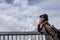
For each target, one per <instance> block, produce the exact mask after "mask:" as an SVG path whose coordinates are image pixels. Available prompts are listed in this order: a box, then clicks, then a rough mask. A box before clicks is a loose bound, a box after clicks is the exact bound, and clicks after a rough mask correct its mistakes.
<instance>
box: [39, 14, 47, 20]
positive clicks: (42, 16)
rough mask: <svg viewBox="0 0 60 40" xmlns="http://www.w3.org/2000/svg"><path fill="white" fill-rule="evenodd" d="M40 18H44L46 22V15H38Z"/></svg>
mask: <svg viewBox="0 0 60 40" xmlns="http://www.w3.org/2000/svg"><path fill="white" fill-rule="evenodd" d="M40 18H44V19H45V21H46V20H47V21H48V15H47V14H43V15H40Z"/></svg>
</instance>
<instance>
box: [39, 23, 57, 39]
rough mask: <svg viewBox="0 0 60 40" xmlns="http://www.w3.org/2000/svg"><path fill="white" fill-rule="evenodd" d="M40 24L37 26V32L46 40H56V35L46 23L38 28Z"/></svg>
mask: <svg viewBox="0 0 60 40" xmlns="http://www.w3.org/2000/svg"><path fill="white" fill-rule="evenodd" d="M40 27H41V26H40V24H39V25H38V32H41V31H42V32H43V33H44V34H45V37H46V40H58V37H57V34H56V33H55V32H54V30H53V29H52V28H51V26H50V24H49V23H48V22H45V23H44V24H43V25H42V28H40Z"/></svg>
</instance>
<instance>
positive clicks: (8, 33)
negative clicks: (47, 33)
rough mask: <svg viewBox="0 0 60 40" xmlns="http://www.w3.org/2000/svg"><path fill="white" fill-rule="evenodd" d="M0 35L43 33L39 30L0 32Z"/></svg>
mask: <svg viewBox="0 0 60 40" xmlns="http://www.w3.org/2000/svg"><path fill="white" fill-rule="evenodd" d="M0 35H42V34H41V33H39V32H34V31H31V32H0Z"/></svg>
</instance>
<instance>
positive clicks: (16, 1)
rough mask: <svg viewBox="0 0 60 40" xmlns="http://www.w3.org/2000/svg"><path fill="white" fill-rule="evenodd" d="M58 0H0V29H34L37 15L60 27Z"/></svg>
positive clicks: (37, 18) (59, 0)
mask: <svg viewBox="0 0 60 40" xmlns="http://www.w3.org/2000/svg"><path fill="white" fill-rule="evenodd" d="M59 4H60V0H0V27H1V28H0V31H12V30H13V31H19V30H22V31H25V30H26V31H33V30H36V28H37V24H38V20H39V15H41V14H45V13H46V14H48V15H49V22H50V24H51V25H55V27H56V28H58V29H59V28H60V5H59Z"/></svg>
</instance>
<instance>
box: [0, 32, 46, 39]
mask: <svg viewBox="0 0 60 40" xmlns="http://www.w3.org/2000/svg"><path fill="white" fill-rule="evenodd" d="M0 40H45V38H44V35H43V34H41V33H39V32H0Z"/></svg>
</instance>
